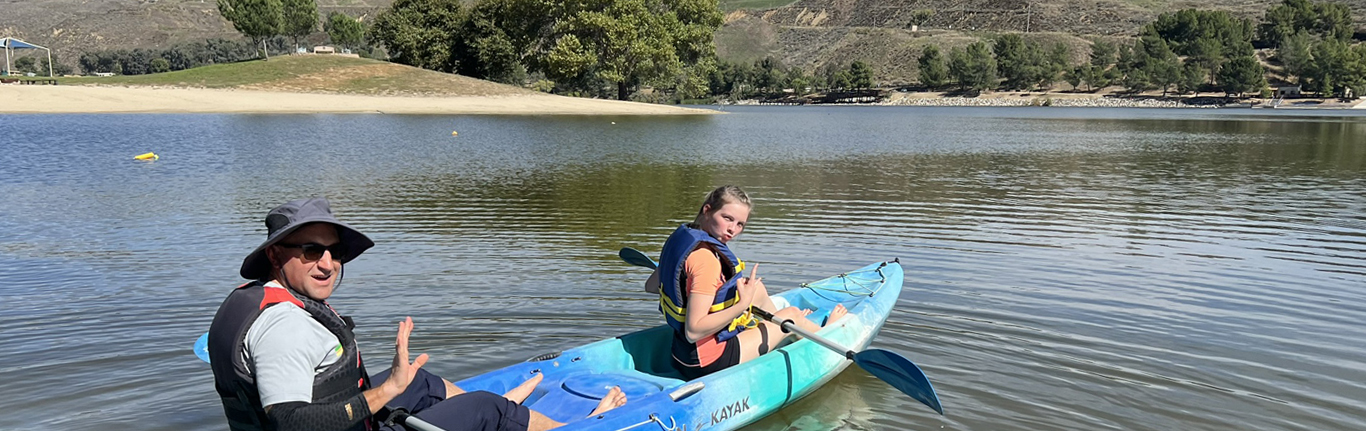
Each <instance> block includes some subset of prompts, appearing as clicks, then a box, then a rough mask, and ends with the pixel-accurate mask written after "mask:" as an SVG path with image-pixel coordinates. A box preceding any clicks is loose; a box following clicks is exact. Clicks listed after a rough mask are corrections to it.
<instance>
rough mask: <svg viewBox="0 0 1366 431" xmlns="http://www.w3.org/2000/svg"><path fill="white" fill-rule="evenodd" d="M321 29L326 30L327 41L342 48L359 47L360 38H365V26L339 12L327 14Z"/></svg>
mask: <svg viewBox="0 0 1366 431" xmlns="http://www.w3.org/2000/svg"><path fill="white" fill-rule="evenodd" d="M323 27H324V28H325V29H326V30H327V37H328V39H331V40H332V43H334V44H337V45H340V46H342V47H344V48H355V47H357V46H359V45H360V43H361V38H363V37H365V25H364V24H361V22H360V21H359V20H357V19H355V18H352V17H351V16H350V15H347V14H344V13H341V12H332V13H329V14H327V22H326V23H324V24H323Z"/></svg>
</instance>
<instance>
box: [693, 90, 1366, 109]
mask: <svg viewBox="0 0 1366 431" xmlns="http://www.w3.org/2000/svg"><path fill="white" fill-rule="evenodd" d="M847 96H848V97H839V96H836V95H815V96H805V97H794V96H788V97H784V98H781V99H770V100H756V99H749V100H738V101H723V102H718V104H722V105H870V106H945V107H953V106H958V107H963V106H966V107H1024V106H1056V107H1074V108H1282V109H1348V108H1357V109H1366V100H1352V101H1345V100H1337V99H1309V98H1305V99H1287V100H1284V101H1272V100H1266V99H1259V98H1247V99H1238V98H1230V97H1222V96H1218V95H1215V96H1186V97H1161V96H1159V95H1140V96H1136V97H1118V96H1113V95H1097V94H1085V93H1038V92H1034V93H1026V92H994V93H988V94H983V95H980V96H977V97H963V96H951V95H946V94H944V93H926V92H882V93H880V94H877V95H871V93H863V94H857V95H847Z"/></svg>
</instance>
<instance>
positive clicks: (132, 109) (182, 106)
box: [0, 85, 723, 116]
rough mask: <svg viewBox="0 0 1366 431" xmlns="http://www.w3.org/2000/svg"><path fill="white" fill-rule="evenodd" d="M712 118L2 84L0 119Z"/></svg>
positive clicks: (477, 99) (533, 99)
mask: <svg viewBox="0 0 1366 431" xmlns="http://www.w3.org/2000/svg"><path fill="white" fill-rule="evenodd" d="M139 113H143V114H211V113H212V114H463V115H670V116H672V115H714V114H721V113H723V112H721V111H716V110H710V109H699V108H685V107H679V106H670V105H653V104H648V103H638V102H624V101H619V100H605V99H585V98H577V97H565V96H556V95H553V94H527V95H502V96H452V97H422V96H371V95H352V94H325V93H292V92H278V91H259V90H233V89H225V90H220V89H206V88H185V87H111V86H84V85H81V86H75V85H61V86H51V85H0V114H139Z"/></svg>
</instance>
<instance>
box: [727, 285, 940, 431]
mask: <svg viewBox="0 0 1366 431" xmlns="http://www.w3.org/2000/svg"><path fill="white" fill-rule="evenodd" d="M749 311H750V312H751V313H754V315H756V316H759V317H762V318H764V320H767V321H770V322H773V323H777V324H778V325H781V326H782V327H783V330H786V331H790V332H796V333H797V335H801V336H802V338H805V339H808V340H811V341H814V342H816V344H819V345H821V346H823V347H825V348H827V349H830V350H834V351H835V353H839V354H841V355H844V357H845V358H848V359H849V360H851V361H854V363H855V364H858V366H859V368H863V370H864V371H867V372H868V374H872V375H873V377H877V378H878V379H880V380H882V381H884V382H887V384H889V385H892V387H894V388H896V389H897V390H899V391H901V393H903V394H906V395H910V396H911V398H915V399H916V400H918V401H920V402H922V403H925V405H927V406H930V408H932V409H934V411H936V412H939V414H941V415H942V414H944V407H943V406H941V405H940V404H939V395H938V394H935V393H934V386H933V385H931V384H930V378H929V377H926V376H925V372H924V371H921V370H920V367H917V366H916V365H915V363H913V362H911V361H910V360H909V359H906V358H904V357H902V356H901V355H898V354H896V353H893V352H890V351H887V350H882V349H867V350H864V351H862V352H854V351H853V350H849V349H846V348H844V347H841V346H840V345H838V344H835V343H834V342H833V341H830V340H827V339H825V338H822V337H821V336H819V335H816V334H813V333H811V332H807V331H806V330H805V329H802V328H799V327H797V325H796V324H795V323H792V321H791V320H784V321H781V322H780V321H778V320H777V319H776V318H774V317H773V314H772V313H769V312H767V311H764V310H761V309H759V307H750V308H749Z"/></svg>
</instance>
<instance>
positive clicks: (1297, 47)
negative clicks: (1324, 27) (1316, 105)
mask: <svg viewBox="0 0 1366 431" xmlns="http://www.w3.org/2000/svg"><path fill="white" fill-rule="evenodd" d="M1313 49H1314V36H1310V35H1309V33H1308V32H1304V31H1301V32H1297V33H1295V34H1293V35H1291V36H1290V37H1287V38H1285V40H1284V41H1282V42H1281V46H1280V47H1279V48H1276V57H1277V58H1279V59H1280V60H1281V64H1282V65H1284V66H1285V73H1286V74H1288V75H1291V76H1294V77H1296V81H1297V82H1299V83H1300V84H1304V79H1305V77H1306V76H1308V75H1310V74H1312V73H1313V67H1314V56H1313V55H1312V52H1313Z"/></svg>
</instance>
